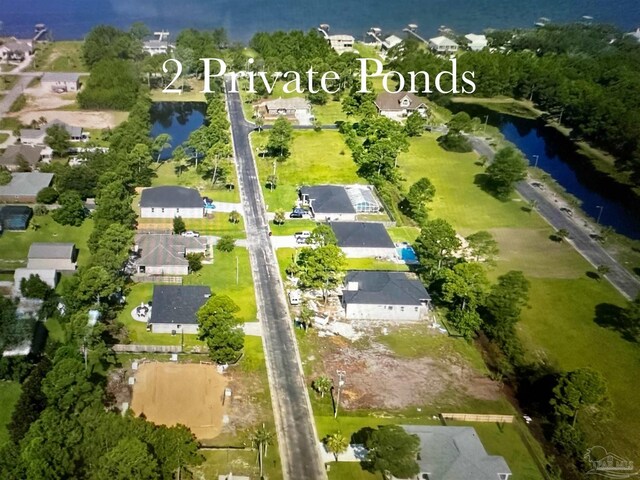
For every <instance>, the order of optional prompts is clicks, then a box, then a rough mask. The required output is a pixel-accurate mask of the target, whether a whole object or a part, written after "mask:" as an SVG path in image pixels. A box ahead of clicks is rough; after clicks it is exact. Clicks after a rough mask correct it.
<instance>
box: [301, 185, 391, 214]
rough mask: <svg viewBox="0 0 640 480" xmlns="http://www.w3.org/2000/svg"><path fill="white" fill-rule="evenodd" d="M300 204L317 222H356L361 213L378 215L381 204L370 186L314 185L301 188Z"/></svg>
mask: <svg viewBox="0 0 640 480" xmlns="http://www.w3.org/2000/svg"><path fill="white" fill-rule="evenodd" d="M298 198H299V203H300V204H302V205H304V206H308V207H309V209H310V211H311V214H312V215H313V217H314V218H315V219H316V220H323V221H324V220H326V221H334V222H335V221H349V222H353V221H355V220H356V216H357V214H359V213H378V212H379V211H380V209H381V206H380V202H379V201H378V199H377V198H376V196H375V194H374V193H373V191H372V188H371V187H370V186H368V185H314V186H311V187H308V186H305V187H300V189H299V190H298Z"/></svg>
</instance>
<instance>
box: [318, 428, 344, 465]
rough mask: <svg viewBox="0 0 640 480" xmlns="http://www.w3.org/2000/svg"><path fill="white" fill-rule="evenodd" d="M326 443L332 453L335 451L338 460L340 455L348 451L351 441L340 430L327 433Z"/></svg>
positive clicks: (334, 454)
mask: <svg viewBox="0 0 640 480" xmlns="http://www.w3.org/2000/svg"><path fill="white" fill-rule="evenodd" d="M324 444H325V445H326V447H327V450H328V451H329V452H330V453H333V456H334V457H335V459H336V462H337V461H338V455H340V454H341V453H344V452H346V451H347V448H348V447H349V441H348V440H347V439H346V437H345V436H344V435H342V433H341V432H340V431H338V432H335V433H332V434H331V435H327V436H326V437H325V439H324Z"/></svg>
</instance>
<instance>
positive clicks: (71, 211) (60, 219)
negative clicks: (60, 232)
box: [52, 190, 86, 227]
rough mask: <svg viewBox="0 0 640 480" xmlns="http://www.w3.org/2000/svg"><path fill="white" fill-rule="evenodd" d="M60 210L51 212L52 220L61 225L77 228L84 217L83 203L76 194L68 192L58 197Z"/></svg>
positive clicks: (71, 191)
mask: <svg viewBox="0 0 640 480" xmlns="http://www.w3.org/2000/svg"><path fill="white" fill-rule="evenodd" d="M58 203H59V204H60V208H58V209H56V210H54V211H53V215H52V217H53V219H54V220H55V221H56V222H57V223H59V224H61V225H72V226H74V227H78V226H80V225H82V222H83V220H84V218H85V216H86V213H85V208H84V203H82V199H81V198H80V195H78V193H77V192H75V191H73V190H69V191H67V192H64V193H63V194H62V195H60V199H59V201H58Z"/></svg>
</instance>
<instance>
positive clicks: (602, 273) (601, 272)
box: [597, 265, 611, 280]
mask: <svg viewBox="0 0 640 480" xmlns="http://www.w3.org/2000/svg"><path fill="white" fill-rule="evenodd" d="M597 270H598V280H600V278H602V277H604V276H605V275H606V274H607V273H609V272H610V271H611V268H610V267H608V266H607V265H598V268H597Z"/></svg>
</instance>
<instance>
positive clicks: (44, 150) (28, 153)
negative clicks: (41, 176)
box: [0, 145, 53, 172]
mask: <svg viewBox="0 0 640 480" xmlns="http://www.w3.org/2000/svg"><path fill="white" fill-rule="evenodd" d="M52 155H53V152H52V150H51V149H50V148H49V147H42V146H33V145H9V146H8V147H7V148H6V149H5V151H4V153H3V154H2V156H0V165H3V166H5V167H7V168H8V169H9V170H11V171H12V172H15V171H17V170H19V169H21V168H23V167H29V168H30V169H37V168H38V164H39V163H40V161H43V162H45V163H49V162H50V161H51V157H52Z"/></svg>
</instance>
